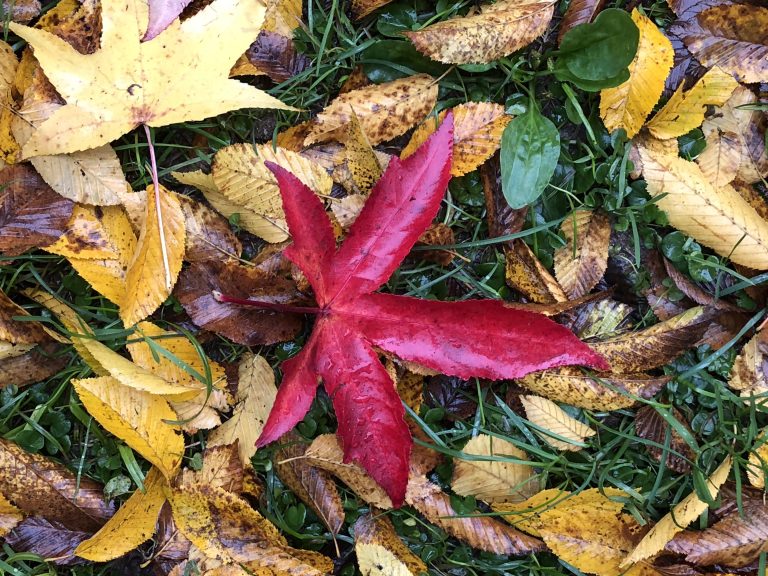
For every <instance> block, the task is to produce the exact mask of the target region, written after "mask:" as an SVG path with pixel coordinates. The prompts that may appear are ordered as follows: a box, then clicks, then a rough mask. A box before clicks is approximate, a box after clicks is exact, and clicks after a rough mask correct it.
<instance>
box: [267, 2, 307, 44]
mask: <svg viewBox="0 0 768 576" xmlns="http://www.w3.org/2000/svg"><path fill="white" fill-rule="evenodd" d="M302 8H303V7H302V2H301V0H267V13H266V15H265V16H264V25H263V26H262V29H263V30H266V31H267V32H275V33H277V34H281V35H283V36H287V37H288V38H292V37H293V31H294V30H295V29H296V28H298V27H299V26H300V25H301V13H302Z"/></svg>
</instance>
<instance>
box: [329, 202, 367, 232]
mask: <svg viewBox="0 0 768 576" xmlns="http://www.w3.org/2000/svg"><path fill="white" fill-rule="evenodd" d="M363 206H365V196H363V195H362V194H350V195H349V196H344V198H342V199H341V200H339V201H338V202H334V203H333V204H331V212H333V215H334V216H335V217H336V220H337V221H338V223H339V226H341V228H342V229H343V230H349V227H350V226H352V224H354V222H355V220H357V217H358V216H359V215H360V212H362V210H363Z"/></svg>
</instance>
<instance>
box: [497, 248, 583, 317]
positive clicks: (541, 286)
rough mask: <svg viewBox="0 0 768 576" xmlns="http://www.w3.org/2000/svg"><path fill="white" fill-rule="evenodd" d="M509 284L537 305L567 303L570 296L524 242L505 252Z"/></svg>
mask: <svg viewBox="0 0 768 576" xmlns="http://www.w3.org/2000/svg"><path fill="white" fill-rule="evenodd" d="M505 255H506V261H507V270H506V280H507V284H508V285H509V286H511V287H512V288H514V289H515V290H517V291H518V292H520V293H521V294H522V295H523V296H525V297H526V298H528V299H529V300H531V301H533V302H536V303H537V304H555V303H558V302H567V301H568V296H567V295H566V293H565V291H564V290H563V288H562V287H561V286H560V284H559V283H558V281H557V280H555V278H554V277H553V276H552V274H550V273H549V271H548V270H547V269H546V268H545V267H544V266H543V265H542V263H541V262H539V259H538V258H536V255H535V254H534V253H533V251H532V250H531V249H530V248H529V247H528V245H527V244H526V243H525V242H523V241H522V240H515V241H514V242H512V246H511V247H510V248H509V249H508V250H506V251H505Z"/></svg>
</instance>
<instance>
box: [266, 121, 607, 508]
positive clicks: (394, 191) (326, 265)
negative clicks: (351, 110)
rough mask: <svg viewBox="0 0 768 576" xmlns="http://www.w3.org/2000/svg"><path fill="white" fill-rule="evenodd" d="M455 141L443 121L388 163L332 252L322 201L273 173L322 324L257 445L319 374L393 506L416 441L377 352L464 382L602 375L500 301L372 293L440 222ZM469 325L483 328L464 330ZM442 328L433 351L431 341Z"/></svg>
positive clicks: (556, 330) (535, 321)
mask: <svg viewBox="0 0 768 576" xmlns="http://www.w3.org/2000/svg"><path fill="white" fill-rule="evenodd" d="M452 142H453V135H452V117H451V116H450V115H449V116H447V117H446V120H445V122H444V123H443V126H442V127H441V128H440V129H439V130H438V131H437V132H436V133H435V134H434V135H433V136H432V137H431V138H430V139H429V140H428V141H427V142H426V143H425V144H424V145H423V146H422V147H421V148H420V149H419V151H418V152H416V153H415V154H414V155H413V156H411V157H409V158H407V159H406V160H404V161H402V162H401V161H399V160H398V159H395V158H393V159H392V160H391V161H390V164H389V167H388V168H387V171H386V172H385V173H384V175H383V176H382V178H381V179H380V180H379V182H378V183H377V184H376V187H375V188H374V190H373V191H372V192H371V195H370V197H369V199H368V202H367V203H366V206H365V208H364V209H363V212H362V213H361V214H360V216H359V217H358V219H357V220H356V221H355V224H354V225H353V226H352V228H351V230H350V233H349V235H348V237H347V240H346V241H345V242H344V243H343V244H342V246H341V248H339V250H338V251H337V250H336V241H335V238H334V236H333V231H332V228H331V226H330V223H329V221H328V218H327V216H326V214H325V210H324V208H323V205H322V203H321V202H320V201H319V199H318V198H317V196H316V195H315V194H314V193H313V192H312V191H311V190H310V189H309V188H307V187H306V186H304V185H303V184H302V183H301V182H300V181H299V180H298V179H297V178H295V177H294V176H291V175H290V174H289V173H288V172H286V171H285V170H283V169H281V168H279V167H277V166H271V168H272V169H273V171H274V172H275V174H276V176H277V177H278V181H279V182H280V184H281V191H282V193H283V203H284V208H285V213H286V218H287V221H288V225H289V228H290V229H291V235H292V237H293V244H292V245H291V246H290V247H289V248H288V249H287V250H286V256H288V258H289V259H291V260H292V261H293V262H295V263H296V264H297V265H298V266H299V267H300V268H301V269H302V270H303V271H304V273H305V275H306V277H307V279H308V281H309V282H310V284H311V285H312V286H313V288H314V292H315V298H316V300H317V302H318V306H319V308H318V311H321V310H322V317H321V318H320V319H319V320H318V322H317V323H316V324H315V330H314V331H313V333H312V336H311V337H310V339H309V341H308V342H307V344H306V345H305V346H304V348H303V349H302V351H301V352H300V353H299V354H298V355H297V356H295V357H294V358H292V359H291V360H290V361H288V362H286V363H285V364H284V368H283V372H284V374H285V376H284V378H283V383H282V385H281V386H280V391H279V393H278V396H277V399H276V401H275V406H274V407H273V409H272V412H271V413H270V417H269V420H268V421H267V423H266V424H265V426H264V430H263V431H262V435H261V437H260V438H259V445H264V444H266V443H268V442H272V441H274V440H276V439H278V438H279V437H280V436H282V435H283V434H284V433H285V432H287V431H288V430H290V429H291V428H292V427H293V426H294V425H295V424H296V423H297V422H298V421H299V420H300V419H301V418H303V417H304V415H305V414H306V412H307V411H308V410H309V407H310V405H311V403H312V399H313V397H314V394H315V389H316V387H317V384H318V375H319V376H321V377H322V379H323V385H324V387H325V389H326V391H327V392H328V393H329V395H330V396H331V397H332V398H333V402H334V407H335V411H336V417H337V419H338V421H339V426H338V434H339V436H340V438H341V439H342V444H343V445H344V450H345V456H346V459H347V461H354V462H359V463H361V464H362V466H363V468H364V469H365V470H366V471H368V472H369V473H370V474H371V475H372V476H373V477H374V478H375V479H376V480H377V481H379V482H382V485H383V486H384V487H385V488H386V489H387V491H388V493H389V494H390V496H391V498H392V500H393V503H395V504H396V505H400V504H401V503H402V499H403V496H404V492H405V486H406V483H407V470H408V454H409V453H410V446H411V440H410V434H409V432H408V429H407V426H406V425H405V422H404V420H403V415H404V414H403V408H402V404H401V402H400V399H399V398H398V397H397V394H396V392H395V388H394V385H393V383H392V381H391V380H390V378H389V376H388V375H387V373H386V371H385V370H384V368H383V366H382V365H381V363H380V362H379V360H378V357H377V356H376V354H375V352H374V351H373V349H372V345H376V346H380V347H381V348H383V349H384V350H385V351H387V352H390V353H392V354H395V355H396V356H398V357H400V358H402V359H404V360H408V361H411V362H416V363H418V364H421V365H423V366H426V367H427V368H431V369H435V370H440V371H442V372H444V373H447V374H449V375H455V376H460V377H463V378H467V377H469V376H479V377H483V378H490V379H500V378H510V377H520V376H522V375H524V374H525V373H527V372H530V371H532V370H535V369H537V368H543V367H549V366H554V365H562V364H566V363H568V364H570V363H577V362H585V363H587V364H592V365H598V366H606V365H605V364H603V362H602V360H601V359H600V357H599V356H597V355H593V353H591V351H588V349H587V348H586V346H585V345H584V344H583V343H581V342H580V341H579V340H578V339H576V338H575V337H574V336H573V335H572V333H570V332H569V331H567V330H565V329H564V328H562V327H560V326H558V325H556V324H554V323H552V322H551V321H549V320H548V319H546V318H545V317H543V316H536V315H534V314H531V313H527V312H523V311H518V310H512V309H509V308H506V307H505V306H504V305H503V304H501V303H500V302H498V301H465V302H438V301H429V300H416V299H410V298H407V297H402V296H395V295H385V294H377V293H373V291H374V290H375V289H377V288H378V287H379V286H380V285H381V283H382V282H384V281H385V280H386V279H387V278H388V277H389V276H390V275H391V274H392V272H393V271H394V269H395V268H396V267H397V265H398V264H399V262H400V261H401V260H402V258H403V257H404V256H405V255H406V254H407V253H408V252H409V251H410V248H411V247H412V246H413V244H414V243H415V242H416V240H417V239H418V237H419V235H420V234H421V232H422V231H423V230H424V229H425V228H426V227H427V226H428V225H429V223H430V222H431V220H432V219H433V217H434V215H435V214H436V213H437V210H438V208H439V206H440V203H441V201H442V196H443V194H444V191H445V188H446V185H447V182H448V179H449V178H450V175H449V169H450V158H451V148H452ZM321 223H322V224H321ZM417 310H418V314H414V313H415V312H416V311H417ZM469 318H483V321H482V322H481V323H479V324H471V323H469V322H468V321H467V319H469ZM438 326H439V332H440V338H439V343H438V342H437V341H435V339H434V333H435V329H436V327H438ZM521 326H525V328H526V329H525V334H523V333H522V332H520V331H519V328H520V327H521ZM534 326H535V327H534ZM404 327H407V328H406V329H405V330H404ZM513 327H514V328H513ZM499 339H503V340H505V341H506V343H507V346H505V347H504V349H503V354H500V353H499V349H498V347H497V346H495V345H494V344H492V343H493V342H496V341H497V340H499ZM534 341H535V342H536V343H535V344H534V343H533V342H534ZM555 342H558V345H557V348H556V349H554V348H553V345H554V343H555ZM523 350H525V353H523ZM566 350H567V352H566ZM362 367H365V368H364V369H363V368H362ZM363 374H364V377H363Z"/></svg>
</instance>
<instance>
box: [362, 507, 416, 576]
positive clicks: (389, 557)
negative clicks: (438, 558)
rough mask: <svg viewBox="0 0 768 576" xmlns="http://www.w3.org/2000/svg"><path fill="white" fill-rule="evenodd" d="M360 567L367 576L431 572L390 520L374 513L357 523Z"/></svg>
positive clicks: (410, 575)
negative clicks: (398, 533) (401, 538)
mask: <svg viewBox="0 0 768 576" xmlns="http://www.w3.org/2000/svg"><path fill="white" fill-rule="evenodd" d="M354 529H355V552H356V553H357V565H358V567H359V568H360V572H362V573H363V575H364V576H418V575H419V574H421V573H423V572H426V571H427V566H426V564H424V562H423V561H422V560H421V558H419V557H418V556H416V555H415V554H414V553H413V552H411V550H410V548H408V547H407V546H406V545H405V544H403V542H402V540H400V537H399V536H398V535H397V532H395V527H394V526H393V525H392V522H391V521H390V520H389V519H388V518H387V517H386V516H374V515H373V514H371V513H370V512H369V513H368V514H366V515H365V516H361V517H360V518H358V520H357V522H355V526H354Z"/></svg>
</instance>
